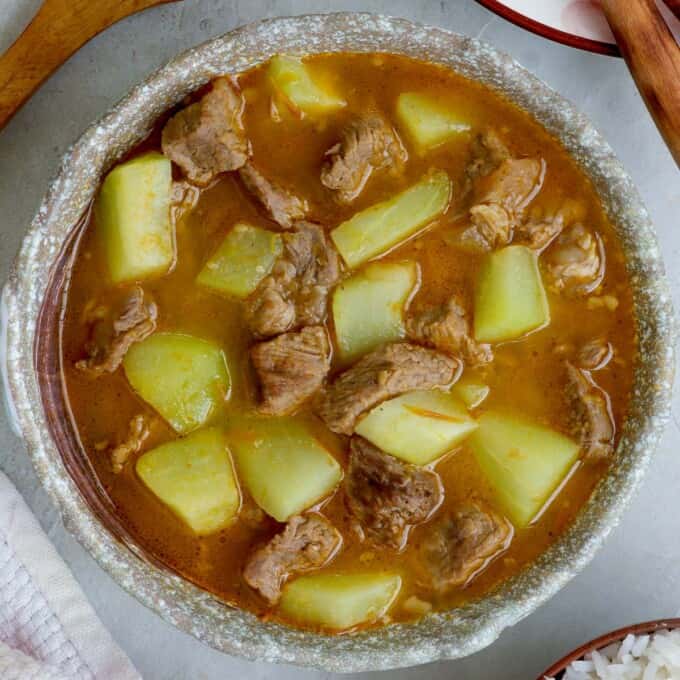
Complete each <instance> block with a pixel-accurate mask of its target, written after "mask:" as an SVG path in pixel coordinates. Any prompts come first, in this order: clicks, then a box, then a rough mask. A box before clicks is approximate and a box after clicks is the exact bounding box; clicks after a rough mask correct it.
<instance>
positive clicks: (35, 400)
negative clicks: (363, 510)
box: [0, 13, 673, 672]
mask: <svg viewBox="0 0 680 680" xmlns="http://www.w3.org/2000/svg"><path fill="white" fill-rule="evenodd" d="M333 51H358V52H374V51H383V52H393V53H398V54H403V55H407V56H411V57H415V58H420V59H425V60H429V61H432V62H436V63H439V64H442V65H445V66H448V67H450V68H453V69H455V70H456V71H458V72H460V73H461V74H462V75H464V76H467V77H469V78H472V79H475V80H478V81H480V82H482V83H485V84H487V85H488V86H490V87H492V88H494V89H495V90H496V91H497V92H498V93H499V94H501V95H503V96H505V97H507V98H509V99H511V100H512V101H514V102H515V103H516V104H517V105H518V106H520V107H522V108H524V109H525V110H527V111H528V112H530V113H531V114H532V115H533V116H534V117H535V118H536V119H537V120H539V121H540V122H541V123H542V124H543V125H544V126H545V127H546V129H547V130H548V131H549V132H550V133H551V134H553V135H554V136H556V137H557V138H558V139H560V140H561V142H562V143H563V144H564V146H565V147H566V149H567V150H568V152H569V153H570V154H571V155H572V156H573V158H574V159H575V160H576V162H577V163H578V164H579V165H580V166H581V167H582V168H583V171H584V172H585V173H587V175H588V176H589V177H590V178H591V179H592V181H593V183H594V185H595V187H596V189H597V191H598V193H599V195H600V197H601V200H602V202H603V204H604V206H605V208H606V210H607V211H608V213H609V215H610V216H611V219H612V222H613V223H614V224H615V225H616V229H617V232H618V236H619V238H620V240H621V243H622V246H623V249H624V253H625V256H626V261H627V267H628V270H629V272H630V275H631V281H632V286H633V291H634V303H635V314H636V319H637V324H638V331H639V339H640V343H639V353H638V356H637V358H636V363H635V378H634V386H633V394H632V401H631V406H630V413H629V416H628V418H627V421H626V423H625V424H624V427H623V431H622V433H621V441H620V444H619V447H618V449H617V452H616V460H615V462H614V464H613V465H612V466H611V471H610V472H609V474H608V475H607V476H606V477H605V478H604V479H603V480H602V481H601V482H600V483H599V485H598V486H597V488H596V489H595V491H594V492H593V494H592V497H591V498H590V500H589V501H588V502H587V503H586V505H585V506H584V508H583V509H582V511H581V512H580V514H579V516H578V517H577V519H576V521H575V522H574V524H573V526H571V527H570V528H569V530H568V531H567V532H566V533H565V534H564V535H562V536H561V537H560V539H559V540H558V541H557V542H556V543H555V544H554V545H553V546H552V547H551V548H550V549H549V550H548V551H546V552H545V553H544V554H543V555H541V556H540V558H539V559H537V560H536V561H535V562H534V563H532V564H531V565H530V566H528V567H527V568H526V569H524V571H522V572H521V573H520V574H518V575H517V576H516V577H514V578H512V579H510V580H509V581H507V582H505V583H503V584H502V585H501V586H500V587H498V588H497V589H496V590H494V591H493V592H491V593H489V594H488V595H487V596H485V597H484V598H482V599H480V600H478V601H476V602H471V603H469V604H467V605H466V606H464V607H460V608H458V609H454V610H451V611H445V612H439V613H432V614H430V615H428V616H426V617H425V618H423V619H422V620H421V621H420V622H418V623H417V624H410V625H406V624H394V625H390V626H387V627H385V628H383V629H380V630H369V631H363V632H359V633H355V634H348V635H340V636H324V635H319V634H314V633H310V632H303V631H300V630H296V629H293V628H289V627H286V626H283V625H280V624H277V623H272V622H266V621H261V620H259V619H258V618H256V617H255V616H253V615H252V614H250V613H248V612H245V611H241V610H239V609H236V608H232V607H229V606H227V605H225V604H224V603H222V602H220V601H218V600H216V599H215V598H213V597H212V596H211V595H210V594H208V593H207V592H205V591H203V590H201V589H199V588H198V587H196V586H194V585H192V584H191V583H189V582H188V581H186V580H184V579H182V578H181V577H179V576H178V575H177V574H174V573H171V572H170V571H168V570H167V569H165V568H164V567H162V566H161V565H159V564H157V563H156V562H155V561H154V560H153V559H152V558H151V557H150V556H149V555H147V554H145V553H144V552H143V551H142V550H141V549H140V547H139V546H137V545H136V544H135V543H134V541H133V540H132V538H131V537H130V536H129V535H128V534H127V532H126V531H125V529H124V527H123V526H122V525H121V523H120V522H119V521H118V519H117V517H116V515H115V512H114V509H113V507H112V504H111V503H110V501H109V500H108V498H107V497H106V494H105V493H104V491H103V489H102V488H101V487H100V486H99V484H98V483H97V480H96V479H95V477H94V475H93V472H92V470H91V468H90V466H89V464H88V462H87V458H86V456H85V455H84V454H83V453H82V452H81V450H80V448H79V446H78V440H77V436H76V433H75V431H74V429H73V427H72V425H71V422H70V420H69V417H68V409H67V408H66V405H65V401H64V395H63V392H62V384H61V380H60V377H59V376H60V373H59V356H58V339H59V338H58V333H57V332H56V326H57V324H56V322H57V321H58V319H59V315H60V313H61V304H62V300H63V291H64V287H65V285H66V284H67V283H68V277H69V272H70V266H71V257H72V254H73V251H74V246H75V244H76V243H77V241H78V238H79V234H80V233H81V231H82V226H83V223H84V222H83V216H84V215H86V213H87V211H88V210H89V206H90V205H91V202H92V200H93V198H94V196H95V194H96V191H97V187H98V185H99V183H100V181H101V178H102V175H103V174H104V173H105V172H106V171H107V170H108V169H109V168H110V167H111V165H112V164H113V163H115V162H116V160H117V159H119V158H121V157H122V156H123V155H124V154H125V153H126V152H127V151H128V150H129V149H130V148H132V147H133V146H134V145H135V144H136V143H137V142H138V141H140V140H141V139H142V138H144V136H145V135H146V134H147V133H148V131H149V130H150V128H151V127H152V125H153V123H154V121H155V120H156V119H157V118H158V116H159V115H160V114H162V113H163V112H164V111H166V110H167V109H168V108H170V107H171V106H173V105H174V104H176V103H177V102H179V101H180V100H181V99H182V98H183V97H184V96H185V95H186V94H187V93H189V92H191V91H192V90H195V89H196V88H198V87H199V86H201V85H203V84H204V83H206V82H207V81H209V80H210V79H211V78H213V77H215V76H217V75H219V74H223V73H229V72H238V71H242V70H244V69H247V68H250V67H252V66H254V65H256V64H258V63H261V62H262V61H264V60H266V59H268V58H269V57H270V56H272V55H273V54H275V53H277V52H288V53H318V52H333ZM3 310H4V311H3V317H4V322H3V333H2V335H1V336H0V337H3V338H4V340H3V343H1V344H4V345H5V353H6V361H5V362H0V364H1V363H4V364H5V382H6V385H7V388H8V394H9V398H10V402H11V403H12V404H13V406H12V407H11V408H12V410H13V419H14V421H15V425H16V428H17V431H19V432H20V433H21V435H22V436H23V438H24V440H25V442H26V446H27V449H28V452H29V455H30V456H31V458H32V461H33V463H34V466H35V469H36V472H37V474H38V476H39V477H40V479H41V481H42V483H43V485H44V486H45V488H46V489H47V491H48V492H49V494H50V495H51V497H52V498H53V500H54V502H55V503H56V504H57V505H58V507H59V510H60V512H61V514H62V517H63V520H64V524H65V526H66V527H67V528H68V529H69V530H70V531H71V532H72V533H73V534H74V536H75V537H76V538H77V539H78V540H79V541H80V542H81V544H82V545H83V546H84V547H85V548H86V550H88V551H89V552H90V553H91V554H92V555H93V556H94V558H95V559H96V560H97V561H98V562H99V564H101V566H102V567H103V568H104V569H105V570H106V571H107V572H108V573H109V574H110V575H111V577H112V578H113V579H115V580H116V581H117V582H118V583H119V584H120V585H121V586H122V587H123V588H125V589H126V590H127V591H129V592H130V593H131V594H132V595H133V596H134V597H136V598H137V599H138V600H139V601H140V602H142V603H143V604H145V605H146V606H148V607H149V608H151V609H153V610H155V611H156V612H158V614H159V615H160V616H162V617H163V618H164V619H165V620H166V621H169V622H170V623H172V624H174V625H175V626H177V627H178V628H180V629H182V630H184V631H186V632H188V633H191V634H192V635H195V636H196V637H197V638H199V639H200V640H202V641H203V642H205V643H206V644H208V645H211V646H212V647H215V648H216V649H219V650H222V651H224V652H228V653H230V654H234V655H237V656H242V657H245V658H247V659H259V660H268V661H276V662H288V663H293V664H297V665H300V666H312V667H316V668H321V669H325V670H329V671H346V672H349V671H366V670H380V669H387V668H396V667H403V666H412V665H416V664H422V663H426V662H430V661H435V660H437V659H443V658H456V657H462V656H465V655H468V654H472V653H473V652H476V651H478V650H480V649H482V648H483V647H485V646H487V645H489V644H491V643H492V642H493V641H494V640H495V639H496V638H497V637H498V635H499V634H500V632H501V631H502V630H503V629H504V628H506V627H507V626H511V625H513V624H514V623H516V622H517V621H519V620H520V619H522V618H524V617H525V616H527V615H528V614H529V613H531V612H532V611H533V610H534V609H536V607H538V606H539V605H540V604H542V603H543V602H545V601H546V600H548V599H549V598H550V597H551V596H552V595H554V594H555V593H556V592H557V591H558V590H559V589H560V588H562V586H564V584H565V583H567V581H569V579H571V578H572V577H573V576H574V575H575V574H576V573H578V572H579V571H580V570H581V569H583V567H584V566H585V565H586V564H587V563H588V562H589V561H590V559H591V558H592V557H593V555H594V553H595V551H596V550H597V549H598V547H599V546H600V545H601V543H602V541H603V540H604V538H605V537H606V536H607V534H608V533H609V532H610V530H611V529H612V527H614V526H615V525H616V523H617V521H618V519H619V517H620V516H621V513H622V512H623V509H624V507H625V506H626V504H627V502H628V500H629V499H630V497H631V495H632V493H633V492H634V490H635V489H636V488H637V486H638V484H639V482H640V480H641V478H642V476H643V474H644V471H645V469H646V467H647V464H648V462H649V460H650V458H651V456H652V453H653V451H654V448H655V446H656V443H657V440H658V438H659V436H660V434H661V432H662V429H663V426H664V424H665V422H666V419H667V417H668V413H669V403H670V391H671V385H672V380H673V349H672V348H673V338H672V329H673V318H672V309H671V303H670V296H669V293H668V288H667V284H666V279H665V275H664V270H663V264H662V260H661V256H660V254H659V250H658V246H657V242H656V239H655V236H654V231H653V228H652V225H651V224H650V221H649V217H648V215H647V212H646V211H645V209H644V207H643V206H642V204H641V202H640V198H639V196H638V194H637V192H636V190H635V188H634V187H633V184H632V182H631V180H630V178H629V177H628V175H627V174H626V173H625V171H624V170H623V168H622V167H621V165H620V164H619V162H618V161H617V159H616V158H615V157H614V155H613V153H612V151H611V149H610V148H609V146H608V145H607V143H606V142H605V141H604V140H603V139H602V137H601V136H600V135H599V134H598V133H597V132H596V130H595V129H594V128H593V127H592V125H591V124H590V123H589V121H588V120H587V119H586V118H585V117H584V116H583V115H582V114H580V113H579V112H578V111H577V110H576V109H575V108H574V107H573V106H572V104H570V103H569V102H568V101H566V100H565V99H564V98H562V97H561V96H560V95H558V94H557V93H556V92H554V91H552V90H551V89H550V88H549V87H547V86H546V85H545V84H544V83H542V82H541V81H539V80H538V79H537V78H535V77H534V76H532V75H531V74H530V73H528V72H527V71H526V70H525V69H523V68H522V67H521V66H520V65H519V64H517V63H516V62H514V61H513V60H512V59H510V58H509V57H508V56H506V55H504V54H501V53H499V52H498V51H496V50H495V49H494V48H492V47H491V46H489V45H487V44H485V43H482V42H479V41H477V40H473V39H470V38H466V37H463V36H460V35H455V34H453V33H449V32H447V31H443V30H440V29H437V28H431V27H425V26H420V25H416V24H412V23H409V22H407V21H402V20H399V19H391V18H387V17H380V16H373V15H369V14H350V13H347V14H331V15H324V16H321V15H318V16H304V17H295V18H283V19H273V20H269V21H263V22H260V23H257V24H252V25H249V26H244V27H242V28H239V29H237V30H235V31H233V32H231V33H228V34H227V35H225V36H223V37H221V38H217V39H215V40H212V41H210V42H208V43H205V44H203V45H200V46H199V47H196V48H194V49H191V50H189V51H188V52H185V53H184V54H181V55H180V56H178V57H177V58H175V59H173V60H172V61H171V62H169V63H168V64H167V65H165V66H164V67H162V68H161V69H159V70H158V71H156V72H155V73H153V74H152V75H151V76H150V77H149V78H147V80H145V81H144V82H143V83H141V84H140V85H138V86H137V87H135V88H134V89H133V90H132V91H131V92H130V93H129V94H128V96H126V97H125V98H124V99H123V100H122V101H121V102H120V103H119V104H118V105H117V106H116V107H115V108H114V109H113V110H112V111H111V112H110V113H108V114H107V115H105V116H104V117H103V118H102V119H101V120H99V121H98V122H97V123H95V124H94V125H92V126H91V127H89V128H88V129H87V130H86V131H85V132H84V133H83V135H82V137H81V138H80V139H79V140H78V141H77V142H76V143H75V144H74V146H73V147H72V148H71V150H70V151H69V152H68V153H67V155H66V156H65V158H64V160H63V162H62V165H61V169H60V170H59V173H58V175H57V176H56V178H55V179H54V181H53V182H52V184H51V186H50V187H49V189H48V192H47V195H46V197H45V199H44V201H43V204H42V206H41V207H40V210H39V211H38V214H37V215H36V217H35V219H34V220H33V222H32V224H31V225H30V227H29V230H28V233H27V235H26V237H25V240H24V242H23V245H22V247H21V250H20V252H19V255H18V256H17V259H16V262H15V264H14V267H13V269H12V272H11V275H10V278H9V281H8V283H7V285H6V288H5V291H4V295H3Z"/></svg>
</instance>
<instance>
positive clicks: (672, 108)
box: [601, 0, 680, 166]
mask: <svg viewBox="0 0 680 680" xmlns="http://www.w3.org/2000/svg"><path fill="white" fill-rule="evenodd" d="M601 5H602V9H603V10H604V13H605V16H606V17H607V21H608V22H609V25H610V26H611V29H612V32H613V33H614V37H615V38H616V42H617V43H618V46H619V49H620V50H621V54H622V55H623V57H624V59H625V60H626V63H627V64H628V68H629V69H630V72H631V73H632V74H633V78H634V79H635V83H636V85H637V87H638V90H640V94H641V95H642V98H643V99H644V100H645V104H647V108H648V109H649V112H650V113H651V114H652V117H653V118H654V121H655V122H656V125H657V127H658V128H659V131H660V132H661V134H662V135H663V138H664V140H665V141H666V145H667V146H668V148H669V149H670V152H671V153H672V154H673V158H675V162H676V163H677V164H678V166H680V46H678V44H677V43H676V42H675V38H674V37H673V34H672V33H671V31H670V29H669V28H668V26H667V24H666V22H665V21H664V19H663V17H662V16H661V13H660V12H659V10H658V9H657V7H656V5H655V3H654V2H653V0H626V1H625V2H622V0H601Z"/></svg>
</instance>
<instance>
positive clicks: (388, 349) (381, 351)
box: [317, 342, 461, 434]
mask: <svg viewBox="0 0 680 680" xmlns="http://www.w3.org/2000/svg"><path fill="white" fill-rule="evenodd" d="M460 367H461V364H460V362H459V361H458V360H456V359H454V358H452V357H449V356H447V355H446V354H442V353H441V352H435V351H434V350H430V349H425V348H424V347H418V346H417V345H410V344H408V343H405V342H400V343H392V344H389V345H384V346H383V347H380V348H378V349H376V350H374V351H373V352H371V353H370V354H366V355H364V356H363V357H362V358H361V359H359V361H358V362H357V363H356V364H354V366H352V367H351V368H349V369H348V370H346V371H345V372H344V373H342V374H341V375H340V376H339V377H338V378H336V380H335V381H334V382H333V384H332V385H330V387H328V388H327V389H326V390H325V392H324V393H323V394H322V397H321V399H320V400H319V403H318V407H317V410H318V413H319V415H320V416H321V418H323V420H324V421H325V422H326V425H327V426H328V427H329V428H330V429H331V430H332V431H333V432H338V433H341V434H352V432H353V431H354V426H355V425H356V421H357V419H358V418H359V416H360V415H361V414H362V413H364V411H367V410H368V409H370V408H372V407H373V406H376V405H377V404H379V403H380V402H381V401H384V400H385V399H389V398H390V397H396V396H398V395H399V394H402V393H404V392H408V391H410V390H429V389H431V388H433V387H441V386H444V385H448V384H449V383H451V382H453V380H454V379H455V377H456V376H457V374H458V372H459V370H460Z"/></svg>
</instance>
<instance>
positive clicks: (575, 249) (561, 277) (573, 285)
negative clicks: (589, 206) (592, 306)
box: [546, 224, 604, 296]
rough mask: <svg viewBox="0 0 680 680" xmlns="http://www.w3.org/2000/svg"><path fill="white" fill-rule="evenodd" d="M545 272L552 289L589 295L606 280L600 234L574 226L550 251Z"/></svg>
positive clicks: (570, 293)
mask: <svg viewBox="0 0 680 680" xmlns="http://www.w3.org/2000/svg"><path fill="white" fill-rule="evenodd" d="M546 254H547V266H546V270H547V273H548V276H549V278H550V280H551V282H552V286H553V287H554V288H555V289H556V290H557V291H560V292H564V293H565V294H567V295H571V296H579V295H587V294H588V293H590V292H591V291H593V290H594V289H595V288H597V286H599V285H600V283H601V282H602V279H603V277H604V258H603V255H602V242H601V240H600V237H599V235H598V234H595V233H593V232H590V231H588V230H587V229H586V228H585V227H584V226H583V225H582V224H575V225H574V226H573V227H571V228H570V229H568V230H567V231H565V232H564V233H563V234H562V235H561V236H560V237H559V238H558V239H557V240H556V241H555V242H554V243H553V245H552V246H551V247H550V250H549V251H547V253H546Z"/></svg>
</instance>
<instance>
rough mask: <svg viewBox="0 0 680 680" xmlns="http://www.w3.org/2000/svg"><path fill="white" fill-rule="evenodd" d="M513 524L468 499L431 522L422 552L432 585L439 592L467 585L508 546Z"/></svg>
mask: <svg viewBox="0 0 680 680" xmlns="http://www.w3.org/2000/svg"><path fill="white" fill-rule="evenodd" d="M511 538H512V526H511V525H510V523H509V522H508V521H507V520H505V519H504V518H502V517H500V516H499V515H497V514H496V513H495V512H493V511H491V510H489V509H483V508H482V507H481V506H480V505H479V504H478V503H472V502H471V503H467V504H465V505H463V506H461V507H460V508H458V509H457V510H456V511H455V512H452V513H450V514H448V515H447V516H445V517H444V518H442V519H441V520H440V521H439V522H437V523H436V524H435V525H433V526H432V528H431V530H430V532H429V534H428V536H427V538H426V539H425V540H424V541H423V544H422V556H423V561H424V564H425V566H426V568H427V571H428V575H429V579H430V580H431V582H432V586H433V587H434V588H435V589H436V590H438V591H439V592H443V591H446V590H449V589H450V588H455V587H458V586H462V585H465V584H466V583H467V582H468V581H469V580H470V579H471V578H473V577H474V576H475V575H476V574H477V573H478V572H479V571H480V570H482V569H483V568H484V567H485V566H486V565H487V564H488V563H489V561H490V560H492V559H493V558H494V557H496V556H497V555H498V554H499V553H500V552H502V551H503V550H505V549H506V548H507V546H508V544H509V542H510V540H511Z"/></svg>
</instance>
